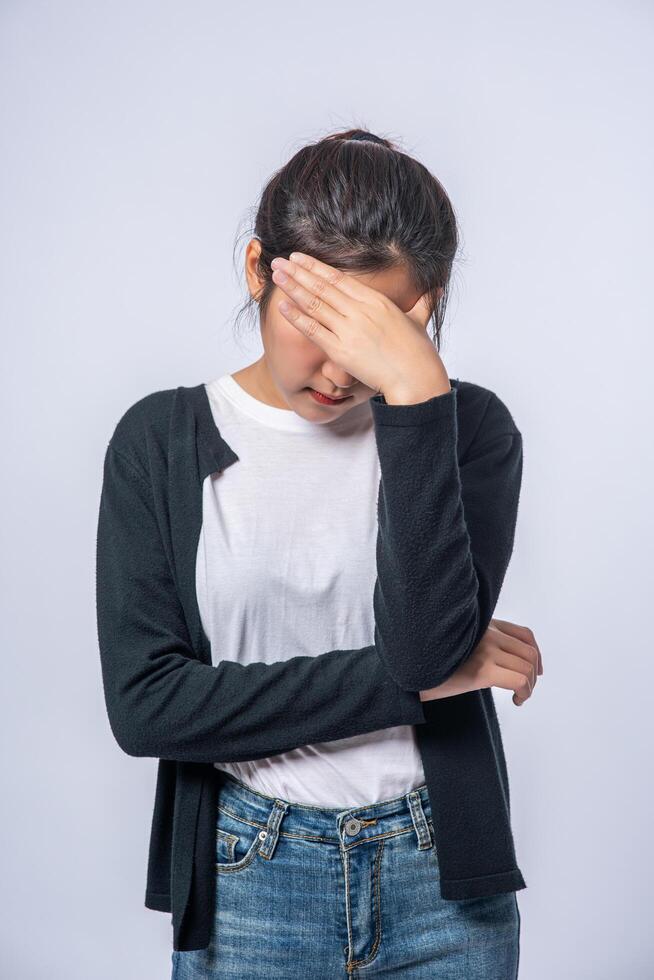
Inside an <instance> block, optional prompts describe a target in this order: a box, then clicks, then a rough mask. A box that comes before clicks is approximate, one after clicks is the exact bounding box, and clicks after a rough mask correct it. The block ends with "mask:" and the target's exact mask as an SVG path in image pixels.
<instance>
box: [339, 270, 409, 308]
mask: <svg viewBox="0 0 654 980" xmlns="http://www.w3.org/2000/svg"><path fill="white" fill-rule="evenodd" d="M350 275H351V276H352V277H353V278H355V279H359V280H360V281H361V282H363V283H365V284H366V286H372V288H373V289H378V290H379V292H380V293H383V294H384V295H385V296H387V297H388V299H390V300H392V302H393V303H395V304H396V306H399V307H400V309H401V310H409V309H411V307H412V306H413V305H414V303H415V302H416V300H417V299H418V296H419V291H418V290H417V289H416V288H415V286H414V285H413V284H412V283H411V279H410V277H409V273H408V271H407V269H406V266H399V265H398V266H393V268H391V269H383V270H380V271H378V272H350Z"/></svg>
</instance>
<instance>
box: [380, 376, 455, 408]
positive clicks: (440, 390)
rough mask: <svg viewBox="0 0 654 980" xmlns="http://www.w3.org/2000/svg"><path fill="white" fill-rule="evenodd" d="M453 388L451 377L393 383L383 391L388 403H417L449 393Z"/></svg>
mask: <svg viewBox="0 0 654 980" xmlns="http://www.w3.org/2000/svg"><path fill="white" fill-rule="evenodd" d="M451 390H452V386H451V385H450V382H449V379H447V378H446V379H445V382H443V380H442V379H439V380H438V381H431V382H427V383H420V382H417V381H412V382H411V383H410V384H407V385H397V384H396V385H393V386H392V387H390V388H387V389H386V390H385V391H382V395H383V396H384V400H385V402H386V403H387V404H388V405H417V404H419V403H420V402H426V401H429V400H430V399H431V398H437V397H438V396H440V395H447V394H449V392H450V391H451Z"/></svg>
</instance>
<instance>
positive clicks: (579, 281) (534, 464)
mask: <svg viewBox="0 0 654 980" xmlns="http://www.w3.org/2000/svg"><path fill="white" fill-rule="evenodd" d="M651 65H652V7H651V5H650V4H646V3H644V2H642V3H636V2H621V3H617V2H616V3H610V4H607V3H597V2H594V3H590V2H588V3H584V2H573V3H565V4H564V3H561V2H558V0H557V2H554V3H553V2H551V0H550V2H547V3H532V4H527V5H525V4H520V3H511V4H508V3H497V2H496V3H493V4H484V3H481V2H478V3H470V2H458V3H456V4H447V5H446V4H438V3H408V4H399V5H398V4H389V3H383V2H382V3H376V4H372V3H365V4H364V3H359V4H356V3H340V2H332V3H331V4H329V5H324V4H316V5H312V4H307V3H302V4H300V3H281V4H270V3H265V4H264V3H260V4H257V3H249V4H245V5H244V6H243V7H242V8H240V10H236V8H235V7H234V8H230V7H229V6H225V5H219V4H218V3H217V2H215V3H209V2H204V3H201V2H187V3H184V4H181V3H179V4H172V3H149V2H129V3H128V2H124V3H115V2H114V3H103V4H100V3H89V2H85V3H81V2H80V3H71V2H63V0H62V2H59V3H35V2H34V3H32V2H27V0H24V2H22V3H19V2H9V0H4V3H2V5H1V7H0V100H1V106H0V110H1V118H0V124H1V125H0V134H1V136H0V138H1V140H2V144H3V145H2V152H1V154H0V167H1V168H2V173H1V184H0V194H1V215H0V218H1V220H0V234H1V236H2V241H1V250H2V254H1V258H2V263H1V281H0V304H1V311H2V344H3V355H4V356H3V358H2V362H3V372H2V388H1V391H2V420H3V426H2V440H3V442H2V461H3V479H2V484H1V492H2V500H1V502H0V512H1V514H2V523H3V537H2V540H3V561H2V602H3V611H2V626H3V634H4V635H3V644H2V646H3V654H4V657H3V684H2V688H1V690H2V703H1V704H0V708H1V710H2V717H3V724H4V732H5V734H4V739H3V747H4V751H3V771H2V785H3V790H4V792H3V797H4V802H5V805H4V806H3V808H2V817H1V820H2V827H1V833H2V841H3V873H2V915H1V917H0V922H1V926H0V928H1V930H2V932H1V935H0V948H1V949H2V954H1V957H2V961H3V966H2V970H1V972H2V976H5V977H11V978H12V980H13V978H16V980H28V978H29V980H37V978H38V980H41V978H43V977H46V976H47V977H49V978H53V980H54V978H61V980H64V978H65V980H77V978H80V980H82V978H83V980H89V978H93V980H105V978H115V977H121V978H122V980H142V978H144V977H147V978H150V977H161V978H163V977H167V976H169V975H170V949H171V928H170V917H169V915H164V914H161V913H157V912H153V911H150V910H147V909H145V907H144V905H143V893H144V888H145V871H146V858H147V844H148V834H149V822H150V815H151V809H152V802H153V793H154V785H155V774H156V762H155V761H154V760H151V759H133V758H130V757H128V756H126V755H124V754H123V753H121V751H120V749H119V748H118V746H117V745H116V743H115V742H114V741H113V738H112V736H111V733H110V730H109V726H108V721H107V718H106V714H105V708H104V702H103V696H102V689H101V677H100V667H99V656H98V652H97V640H96V633H95V609H94V548H95V527H96V518H97V506H98V500H99V492H100V482H101V466H102V459H103V455H104V451H105V447H106V443H107V441H108V439H109V436H110V433H111V431H112V428H113V426H114V424H115V422H116V421H117V420H118V418H119V416H120V415H121V414H122V412H123V411H124V410H125V409H126V408H127V406H128V405H130V404H131V403H132V402H133V401H135V400H136V399H137V398H139V397H141V396H142V395H144V394H146V393H148V392H150V391H153V390H157V389H161V388H166V387H172V386H176V385H178V384H186V385H193V384H197V383H199V382H200V381H205V380H208V379H209V378H210V377H212V376H215V375H216V374H217V373H219V372H223V371H226V370H230V371H231V370H236V369H237V368H238V367H240V366H243V365H244V364H246V363H249V362H250V361H252V360H254V359H255V358H256V357H257V356H258V355H259V353H260V347H259V344H258V342H257V341H256V335H252V341H251V342H250V343H249V344H248V343H246V340H242V341H241V342H240V344H239V343H237V342H236V341H235V339H234V336H233V329H232V328H233V320H234V316H235V313H236V310H237V309H238V307H239V305H240V303H241V301H242V299H243V298H244V289H245V284H244V278H243V273H242V247H243V246H244V244H245V242H246V241H247V237H246V238H244V239H242V241H241V248H240V250H239V251H238V252H237V257H236V268H235V267H234V264H233V262H232V249H233V245H234V241H235V238H236V236H237V234H239V233H243V231H244V229H245V230H247V228H248V219H249V217H250V214H251V208H252V206H253V205H254V204H255V203H256V201H257V198H258V195H259V193H260V190H261V188H262V186H263V184H264V182H265V181H266V180H267V179H268V178H269V176H270V175H271V174H272V173H273V171H274V170H275V169H277V168H278V167H280V166H282V165H283V163H284V162H285V161H286V160H287V159H288V158H289V156H290V155H291V154H292V153H293V152H295V151H296V150H297V149H299V147H300V146H301V145H302V144H303V143H304V142H305V141H307V140H314V139H317V138H319V137H320V136H323V135H326V134H327V133H328V132H331V131H333V130H336V129H341V128H344V127H346V126H350V125H363V126H366V127H369V128H370V129H372V130H375V131H378V132H380V133H381V134H382V135H387V136H390V137H391V138H396V139H399V140H400V141H401V142H402V145H403V146H404V148H405V149H406V150H407V151H408V152H410V153H413V154H414V155H416V156H418V157H419V158H420V159H421V160H422V161H423V162H424V163H425V164H426V165H427V166H428V167H430V169H432V170H433V172H434V173H436V175H437V176H438V177H439V178H440V179H441V180H442V181H443V182H444V184H445V187H446V188H447V190H448V192H449V193H450V195H451V197H452V200H453V202H454V205H455V208H456V209H457V212H458V215H459V217H460V221H461V229H462V234H463V252H462V255H461V258H460V261H459V263H458V264H457V270H456V273H455V285H454V289H453V294H452V301H451V306H450V308H449V317H448V326H447V330H446V335H445V345H444V348H443V351H442V356H443V359H444V361H445V364H446V365H447V367H448V370H449V373H450V375H451V376H457V377H461V378H464V379H467V380H471V381H475V382H477V383H479V384H483V385H486V386H488V387H490V388H492V389H493V390H495V391H496V392H497V393H498V394H499V395H500V396H501V397H502V398H503V399H504V400H505V401H506V402H507V404H508V405H509V407H510V408H511V410H512V412H513V415H514V417H515V419H516V422H517V424H518V426H519V428H520V429H521V430H522V433H523V436H524V441H525V463H524V484H523V493H522V498H521V509H520V515H519V526H518V533H517V538H516V546H515V552H514V557H513V560H512V564H511V567H510V570H509V574H508V576H507V579H506V583H505V587H504V590H503V593H502V596H501V598H500V602H499V604H498V607H497V610H496V612H497V615H498V616H500V617H503V618H506V619H511V620H513V621H515V622H518V623H522V624H527V625H529V626H531V627H532V628H533V629H534V631H535V633H536V636H537V639H538V640H539V642H540V645H541V650H542V653H543V659H544V665H545V673H544V675H543V676H542V677H541V678H540V680H539V681H538V685H537V687H536V690H535V692H534V694H533V696H532V698H531V699H530V700H529V701H527V703H526V704H525V705H524V706H523V707H521V708H517V707H515V706H514V705H513V704H512V702H511V695H510V692H504V691H500V690H498V691H496V699H497V704H498V711H499V713H500V720H501V724H502V730H503V734H504V739H505V746H506V750H507V755H508V759H509V766H510V772H511V786H512V808H513V823H514V832H515V837H516V846H517V851H518V858H519V864H520V866H521V868H522V870H523V873H524V875H525V878H526V880H527V884H528V887H527V889H525V890H523V891H521V892H519V893H518V898H519V904H520V908H521V914H522V950H521V970H520V976H521V978H526V980H541V978H542V980H551V978H553V977H556V978H558V980H586V978H592V980H614V978H615V980H617V978H620V980H621V978H623V977H629V978H630V980H639V978H643V980H644V978H646V977H651V976H652V973H653V971H654V948H653V946H654V943H653V938H652V929H651V910H652V900H651V892H652V884H651V882H652V872H653V870H654V869H653V868H652V849H651V844H650V841H651V826H652V817H653V815H652V790H651V752H652V748H653V746H652V738H651V722H650V719H651V715H652V706H651V688H650V684H649V680H650V675H649V669H650V665H651V639H650V619H649V616H650V615H651V609H652V598H651V595H652V593H651V590H652V580H651V575H650V566H651V553H652V524H651V517H650V513H651V494H652V490H651V487H652V456H651V442H652V440H651V430H650V425H649V424H648V422H649V423H651V418H652V416H651V412H650V413H649V419H646V415H647V414H648V409H651V399H650V395H649V390H650V388H651V375H652V344H651V339H650V336H651V319H650V320H649V322H647V320H646V311H647V312H649V309H650V302H649V300H650V286H651V281H652V277H651V262H652V252H651V225H652V207H651V205H652V173H653V172H654V168H653V165H652V164H653V161H652V156H653V154H652V135H651V132H652V131H651V119H649V118H648V116H649V115H650V114H651V98H648V95H651V85H652V68H651ZM244 336H245V338H247V336H248V334H247V333H246V334H245V335H244Z"/></svg>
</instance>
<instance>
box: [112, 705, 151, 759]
mask: <svg viewBox="0 0 654 980" xmlns="http://www.w3.org/2000/svg"><path fill="white" fill-rule="evenodd" d="M109 725H110V728H111V733H112V735H113V737H114V739H115V740H116V742H117V743H118V746H119V748H121V749H122V751H123V752H124V753H125V754H126V755H131V756H133V757H134V758H137V759H138V758H141V759H142V758H154V757H155V753H154V752H153V751H152V748H153V747H152V745H151V744H149V740H148V739H147V737H146V738H144V737H143V733H142V732H141V731H140V730H139V728H138V727H136V726H135V725H134V722H133V720H131V721H129V722H126V721H125V719H124V718H123V717H122V716H119V715H117V714H116V712H113V713H109Z"/></svg>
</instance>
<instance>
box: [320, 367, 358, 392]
mask: <svg viewBox="0 0 654 980" xmlns="http://www.w3.org/2000/svg"><path fill="white" fill-rule="evenodd" d="M322 373H323V376H324V377H325V378H326V379H327V381H329V382H330V384H333V385H335V387H336V388H345V389H347V388H352V387H353V386H354V385H355V384H357V383H358V380H359V379H358V378H355V377H354V375H353V374H349V373H348V372H347V371H344V370H343V368H340V367H338V366H337V365H335V364H334V365H333V366H332V367H327V368H325V365H323V369H322Z"/></svg>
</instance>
